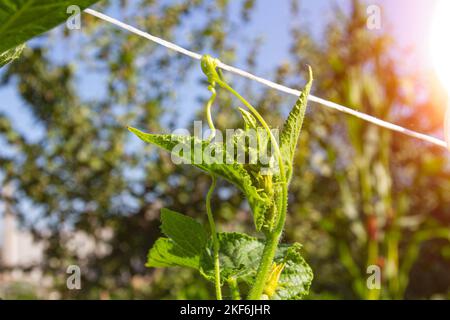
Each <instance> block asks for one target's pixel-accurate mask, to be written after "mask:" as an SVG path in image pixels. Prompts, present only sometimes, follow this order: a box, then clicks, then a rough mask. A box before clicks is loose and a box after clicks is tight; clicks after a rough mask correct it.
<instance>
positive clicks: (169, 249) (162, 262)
mask: <svg viewBox="0 0 450 320" xmlns="http://www.w3.org/2000/svg"><path fill="white" fill-rule="evenodd" d="M145 266H146V267H149V268H151V267H154V268H164V267H187V268H193V269H198V268H199V256H192V255H189V254H187V253H186V252H185V251H184V250H183V249H182V248H181V247H180V246H178V245H177V244H176V243H175V242H173V241H172V240H171V239H167V238H159V239H158V240H156V242H155V244H154V245H153V247H152V248H151V249H150V252H149V253H148V257H147V264H146V265H145Z"/></svg>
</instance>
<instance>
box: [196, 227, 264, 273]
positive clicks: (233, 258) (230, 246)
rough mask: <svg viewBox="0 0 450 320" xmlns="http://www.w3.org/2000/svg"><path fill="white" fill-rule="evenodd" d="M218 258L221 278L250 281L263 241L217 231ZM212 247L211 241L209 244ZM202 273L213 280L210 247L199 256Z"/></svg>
mask: <svg viewBox="0 0 450 320" xmlns="http://www.w3.org/2000/svg"><path fill="white" fill-rule="evenodd" d="M217 236H218V240H219V248H220V249H219V259H220V272H221V279H222V280H227V279H230V278H235V279H237V280H238V281H245V282H250V281H251V280H252V279H253V277H254V276H255V275H256V270H257V268H258V264H259V261H260V259H261V254H262V251H263V250H264V243H262V242H261V241H258V240H257V239H256V238H253V237H250V236H248V235H246V234H242V233H234V232H233V233H219V234H218V235H217ZM209 247H211V248H212V243H211V244H210V245H209ZM200 265H201V268H202V269H201V271H202V274H203V275H204V276H205V277H206V278H207V279H209V280H214V260H213V255H212V249H211V250H208V251H205V254H204V255H203V256H202V258H201V262H200Z"/></svg>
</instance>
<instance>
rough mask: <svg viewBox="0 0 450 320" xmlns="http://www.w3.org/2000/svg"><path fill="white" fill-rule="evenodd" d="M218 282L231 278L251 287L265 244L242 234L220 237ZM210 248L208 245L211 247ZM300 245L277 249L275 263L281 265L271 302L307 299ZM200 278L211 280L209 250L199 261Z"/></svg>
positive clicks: (308, 272)
mask: <svg viewBox="0 0 450 320" xmlns="http://www.w3.org/2000/svg"><path fill="white" fill-rule="evenodd" d="M218 239H219V244H220V250H219V257H220V270H221V279H222V280H223V281H227V280H228V279H230V278H234V279H236V280H237V281H238V282H244V283H247V284H248V285H250V286H251V285H252V283H253V281H254V278H255V276H256V272H257V270H258V266H259V263H260V260H261V256H262V253H263V250H264V242H263V241H261V240H258V239H256V238H253V237H250V236H248V235H246V234H241V233H219V234H218ZM211 246H212V244H209V247H211ZM300 250H301V245H300V244H298V243H296V244H293V245H280V246H279V247H278V249H277V252H276V255H275V260H274V262H275V263H277V264H281V263H284V265H285V266H284V268H283V271H282V272H281V275H280V278H279V281H278V285H277V289H276V290H275V294H274V295H273V296H272V299H275V300H278V299H283V300H294V299H301V298H302V297H303V296H305V295H307V294H308V292H309V288H310V285H311V282H312V279H313V273H312V270H311V268H310V267H309V266H308V264H307V263H306V262H305V260H304V259H303V257H302V256H301V254H300ZM200 266H201V269H200V271H201V273H202V275H203V276H204V277H205V278H206V279H208V280H210V281H213V280H214V263H213V256H212V249H210V250H207V251H205V254H204V255H203V256H202V257H201V260H200Z"/></svg>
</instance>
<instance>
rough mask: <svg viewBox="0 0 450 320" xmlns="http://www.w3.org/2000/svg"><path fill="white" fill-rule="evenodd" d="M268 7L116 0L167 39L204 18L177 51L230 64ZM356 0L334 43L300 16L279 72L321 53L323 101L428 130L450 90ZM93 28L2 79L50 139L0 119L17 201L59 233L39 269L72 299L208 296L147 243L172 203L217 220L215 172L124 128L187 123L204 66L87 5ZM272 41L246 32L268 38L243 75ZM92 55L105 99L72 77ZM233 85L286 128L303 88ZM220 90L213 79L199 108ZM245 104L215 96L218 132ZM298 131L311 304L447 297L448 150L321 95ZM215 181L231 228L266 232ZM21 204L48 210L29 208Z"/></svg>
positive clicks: (295, 212)
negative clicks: (92, 246) (68, 283)
mask: <svg viewBox="0 0 450 320" xmlns="http://www.w3.org/2000/svg"><path fill="white" fill-rule="evenodd" d="M255 2H257V1H256V0H255V1H251V0H250V1H249V0H245V1H240V2H239V3H240V8H241V15H240V17H238V18H236V17H231V16H230V12H229V1H227V0H220V1H203V0H192V1H187V0H186V1H178V2H177V3H176V4H174V2H172V1H164V0H160V1H156V0H139V1H126V0H123V1H120V7H121V9H123V11H122V12H123V17H122V18H123V19H124V20H128V21H131V22H132V23H133V24H135V25H139V26H140V27H141V28H143V29H145V30H148V31H149V32H150V33H153V34H156V35H160V36H161V37H162V38H165V39H168V40H170V39H174V38H176V37H177V33H178V32H179V30H180V29H182V28H183V26H184V24H185V23H187V22H188V21H191V19H194V18H195V16H198V15H201V16H203V17H204V18H203V20H202V21H203V22H204V23H201V24H199V25H194V26H190V28H191V29H192V33H193V36H192V39H189V41H188V40H185V42H184V43H183V41H182V42H181V43H180V44H182V45H183V44H189V46H190V47H191V48H193V49H194V50H195V51H198V52H205V51H206V50H212V51H213V52H215V55H216V56H218V57H220V59H221V60H222V61H224V62H226V63H233V61H235V59H236V57H237V56H238V53H240V52H241V51H239V50H242V48H240V46H239V44H236V43H235V42H234V41H233V37H232V34H233V32H232V30H235V28H236V27H237V26H245V24H246V23H248V21H249V19H251V17H252V12H253V11H252V10H253V7H254V4H255ZM350 2H351V3H352V10H351V12H350V14H344V13H343V12H339V13H337V15H336V17H335V20H334V21H332V22H331V24H330V26H329V27H328V28H327V31H326V33H325V34H324V41H318V40H316V39H314V38H313V37H311V35H310V34H311V33H310V32H309V31H310V30H308V28H305V26H304V25H303V24H300V25H298V24H294V25H293V27H292V31H291V36H292V38H291V40H292V43H291V48H290V50H291V57H290V60H289V61H287V62H280V65H279V66H278V67H277V68H276V70H274V71H275V74H276V78H275V80H276V81H277V82H280V83H284V84H287V85H289V86H292V87H299V88H300V87H303V85H304V83H305V80H304V79H305V77H306V75H305V74H304V72H305V68H304V65H305V64H310V65H311V66H313V69H314V74H315V79H316V81H315V84H314V90H313V91H314V92H315V93H316V94H317V95H319V96H323V97H327V98H329V99H330V100H333V101H335V102H338V103H342V104H345V105H351V106H359V107H360V110H361V111H364V112H367V113H370V114H372V115H375V116H377V117H380V118H383V119H386V120H389V121H393V122H395V123H398V124H400V125H405V126H407V127H413V128H414V129H417V130H418V131H423V132H429V133H435V132H437V131H438V130H439V127H440V125H441V121H439V120H436V119H433V118H432V117H424V116H423V115H424V114H427V113H424V112H426V110H427V109H428V108H430V106H433V105H435V104H437V103H441V102H442V101H439V100H438V98H436V95H435V94H434V92H433V91H432V90H433V89H432V88H431V86H424V84H423V83H421V82H420V80H418V79H419V77H418V75H417V74H412V73H410V72H405V69H404V66H403V65H402V59H400V58H398V55H396V54H394V53H395V52H399V49H398V48H396V47H395V45H394V44H393V43H392V41H391V39H390V37H389V36H388V35H387V34H384V33H369V32H367V29H366V15H365V7H364V6H363V5H362V4H361V3H360V2H359V1H356V0H353V1H350ZM117 3H118V2H117V1H101V2H100V3H99V4H98V8H100V9H101V10H103V11H107V10H108V8H111V7H112V6H116V5H117ZM291 14H292V17H290V18H291V19H292V20H293V21H302V20H301V19H300V18H299V16H301V12H298V8H297V7H296V1H293V2H292V10H291ZM236 20H237V21H236ZM83 32H84V33H86V34H88V38H89V42H88V43H83V46H82V47H80V48H78V49H76V50H74V52H75V53H74V55H75V58H74V60H73V61H71V62H70V63H58V62H56V61H54V59H52V58H51V48H52V47H53V46H55V44H56V43H59V44H60V43H67V45H70V43H71V40H70V38H69V37H68V36H69V34H66V33H65V32H59V33H57V35H56V36H55V35H54V36H53V38H44V39H43V40H42V41H40V42H38V43H37V44H35V45H33V47H32V48H30V49H26V50H25V51H24V53H23V55H22V56H21V57H20V59H19V60H17V61H16V62H15V63H12V64H10V65H9V66H8V67H7V70H6V71H5V72H3V77H2V79H1V80H2V85H14V86H16V88H17V91H18V92H19V93H20V96H21V99H22V101H23V102H24V104H25V105H26V108H27V109H28V110H29V111H30V113H31V114H32V116H33V118H34V119H35V121H36V124H37V125H38V126H39V128H40V132H41V134H36V137H34V139H30V138H29V137H28V136H26V135H22V134H21V133H19V132H18V131H17V130H16V124H15V123H13V122H12V121H11V119H10V118H9V117H8V116H6V115H2V114H0V140H1V141H2V142H4V143H5V145H6V146H7V147H6V148H5V149H4V151H0V172H1V173H2V177H3V179H2V182H1V183H2V186H5V185H7V184H10V183H12V184H13V185H14V187H15V190H16V192H15V193H14V197H13V199H10V200H11V201H12V203H13V205H14V209H15V212H16V213H17V214H18V216H19V217H20V218H21V219H22V223H23V225H24V227H25V228H28V229H30V230H32V231H33V234H34V236H35V237H36V239H44V240H45V241H46V244H47V245H46V251H45V252H46V259H45V260H44V262H43V264H42V265H41V266H40V267H41V268H43V270H44V271H45V273H46V274H47V275H49V276H50V277H52V279H53V281H54V288H53V290H55V291H56V292H58V294H59V296H60V297H62V298H74V299H80V298H88V299H97V298H111V299H116V298H138V299H141V298H146V299H167V298H177V299H188V298H189V299H190V298H192V299H208V298H211V297H213V294H212V292H213V288H212V286H211V285H210V284H208V283H207V282H206V281H204V280H203V279H201V278H200V277H199V276H197V275H196V273H195V272H191V271H189V270H181V269H180V270H176V271H175V270H171V269H164V270H163V269H148V268H146V267H145V262H146V256H147V252H148V249H149V248H150V247H151V246H152V245H153V243H154V242H155V240H156V239H157V238H158V237H159V236H160V235H161V231H160V228H159V227H160V220H159V215H160V209H161V208H162V207H168V208H170V209H172V210H175V211H179V212H183V213H186V214H187V215H189V216H191V217H194V218H195V219H196V220H197V221H200V222H203V223H206V215H205V208H204V196H205V194H206V192H207V189H208V187H209V183H210V181H209V178H208V177H207V176H205V175H202V174H201V173H200V171H197V170H195V169H192V168H191V167H187V166H186V167H176V166H175V165H173V164H172V162H171V160H170V156H169V155H167V154H165V153H163V152H160V151H158V150H156V148H151V147H150V148H149V147H147V146H145V147H144V146H143V145H142V144H138V143H137V142H136V140H135V139H134V137H133V136H132V135H130V134H129V132H128V131H127V130H126V125H133V126H134V127H138V128H141V129H145V131H147V132H170V131H171V129H174V128H176V127H177V118H178V117H179V115H180V113H182V112H183V111H182V110H178V109H177V107H176V105H174V104H173V103H174V102H175V101H176V100H174V96H176V93H177V91H176V88H177V87H180V86H181V85H182V84H183V83H185V82H186V81H187V80H188V79H187V76H188V73H187V72H186V70H191V68H195V70H198V72H200V68H199V65H198V64H197V63H195V62H193V61H191V60H189V59H188V58H185V57H181V56H177V55H168V54H167V51H166V50H165V49H163V48H159V47H157V46H154V45H152V44H150V43H148V42H147V41H142V39H140V38H138V37H136V36H134V35H131V34H128V33H125V32H122V31H120V30H117V29H116V28H115V27H112V26H109V25H107V24H105V23H102V22H99V21H98V20H96V19H94V18H91V17H89V16H87V15H84V16H83ZM55 37H56V38H55ZM191 41H193V42H191ZM258 43H259V40H258V38H256V37H255V38H254V39H250V40H249V44H248V45H249V47H252V48H254V49H253V50H251V51H250V52H249V53H248V58H247V61H246V63H247V66H246V68H247V69H249V70H253V71H256V72H257V70H258V68H259V67H260V66H258V65H257V64H256V62H255V61H256V57H257V56H258ZM142 61H145V63H142ZM86 65H88V66H89V68H93V69H96V68H97V69H98V70H99V72H102V73H106V75H107V77H106V79H104V81H105V83H106V84H107V94H106V95H105V96H104V97H90V98H86V97H85V96H84V95H83V92H82V89H81V86H80V84H79V82H78V80H77V78H76V70H77V68H81V67H82V66H86ZM299 75H301V76H299ZM233 80H236V82H238V87H240V88H241V89H242V90H241V91H244V92H245V95H246V97H247V98H248V100H249V101H252V102H253V103H254V105H256V106H257V107H258V110H260V111H261V113H262V114H263V115H264V116H265V118H266V119H268V122H269V123H272V124H273V125H274V126H275V125H277V124H278V125H280V124H281V123H282V120H283V119H284V117H285V116H286V112H287V111H288V110H289V108H290V107H291V106H292V104H293V102H292V101H291V99H290V98H287V97H286V96H284V95H279V94H277V93H276V92H274V91H270V90H267V91H266V90H261V88H256V87H254V86H253V85H251V84H248V83H246V82H239V81H238V80H237V79H233ZM233 82H234V81H233ZM417 86H421V87H422V88H424V89H423V90H425V91H426V92H425V93H426V94H425V96H426V97H427V98H426V99H425V101H424V99H419V98H418V97H417V96H416V95H415V94H414V91H413V90H414V89H415V88H417ZM207 96H208V92H207V90H206V87H205V95H204V97H202V99H200V100H201V101H199V103H198V106H200V105H201V102H202V101H204V100H203V99H206V97H207ZM235 103H236V101H234V100H231V99H230V97H229V96H228V95H222V94H219V104H220V106H221V107H220V108H217V111H218V112H219V113H218V115H217V116H216V124H217V127H218V128H219V129H224V128H232V127H238V126H240V125H241V123H239V121H240V120H239V119H240V116H239V115H238V114H235V113H233V112H230V110H231V109H232V108H228V107H230V106H232V105H234V104H235ZM198 106H192V108H196V107H198ZM300 139H301V141H300V143H299V150H298V153H297V156H296V159H294V160H295V166H296V169H295V173H294V176H293V180H292V184H291V193H290V201H289V214H288V222H287V228H286V232H285V235H284V239H283V242H287V243H294V242H300V243H302V244H303V245H304V248H303V252H304V253H305V254H306V257H305V259H306V260H307V262H308V263H309V264H310V265H311V267H312V269H313V270H314V281H313V286H312V293H311V294H310V296H309V298H324V299H328V298H330V299H367V298H371V299H377V298H383V299H403V298H433V297H442V298H448V297H449V295H450V274H449V272H448V270H449V269H450V243H449V223H450V206H449V203H450V192H449V190H450V179H449V168H448V166H447V165H446V162H447V158H446V154H445V151H443V150H440V149H437V148H435V147H433V146H429V145H426V144H423V143H421V142H418V141H416V140H412V139H410V138H407V137H403V136H400V135H396V134H392V133H390V132H388V131H385V130H380V129H379V128H376V127H374V126H372V125H369V124H367V123H364V122H361V121H360V120H357V119H354V118H352V117H347V116H344V115H341V114H337V113H335V112H331V111H328V110H324V109H322V108H318V107H315V106H311V107H310V109H309V112H308V114H307V116H306V121H305V125H304V129H303V132H302V135H301V138H300ZM6 150H9V151H11V152H6ZM219 189H221V190H222V192H219V193H218V194H219V196H216V197H215V199H214V202H213V208H214V211H215V212H216V213H217V215H218V216H219V221H220V229H221V230H223V231H237V232H239V231H249V230H252V228H251V225H252V223H253V221H252V217H251V214H250V213H249V209H248V207H247V206H246V205H245V204H244V203H243V202H242V195H241V194H240V192H238V191H237V190H235V189H233V188H231V187H230V185H229V184H227V183H224V182H222V183H221V184H220V186H219ZM24 202H26V203H27V204H28V205H31V206H32V207H33V208H35V209H34V211H35V212H38V214H37V215H36V216H33V217H30V215H29V214H27V213H28V212H27V211H28V210H27V206H25V205H24ZM43 226H45V228H43ZM73 230H77V231H79V232H83V233H85V234H87V235H90V236H93V237H94V238H95V241H96V244H97V245H98V247H99V248H103V249H102V250H100V249H99V250H95V252H93V253H92V254H91V255H89V256H87V257H83V256H80V255H79V254H77V253H76V252H75V251H74V250H70V248H69V247H68V245H67V244H68V243H69V241H70V237H69V236H68V234H70V233H69V231H73ZM69 264H78V265H80V267H81V269H82V270H83V280H82V283H83V290H80V291H69V290H67V289H66V287H65V279H66V278H65V277H66V274H65V269H66V267H67V265H69ZM372 264H376V265H379V266H380V267H381V268H382V270H383V284H382V290H381V291H374V290H372V291H368V290H367V289H366V278H367V275H366V267H367V266H368V265H372ZM28 290H29V288H27V289H26V292H24V291H23V290H19V291H20V295H16V293H15V292H16V291H14V290H11V291H8V292H7V294H6V295H5V297H6V298H8V297H14V296H15V295H16V296H18V297H27V298H29V297H31V296H32V295H31V294H30V293H29V291H28ZM30 295H31V296H30Z"/></svg>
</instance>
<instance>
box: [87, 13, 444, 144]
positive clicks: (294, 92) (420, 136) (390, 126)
mask: <svg viewBox="0 0 450 320" xmlns="http://www.w3.org/2000/svg"><path fill="white" fill-rule="evenodd" d="M84 12H85V13H87V14H90V15H92V16H95V17H97V18H99V19H102V20H104V21H107V22H109V23H112V24H114V25H116V26H118V27H120V28H122V29H125V30H128V31H130V32H132V33H134V34H137V35H138V36H141V37H143V38H146V39H148V40H150V41H153V42H156V43H157V44H160V45H162V46H164V47H166V48H168V49H170V50H173V51H176V52H179V53H181V54H184V55H186V56H188V57H191V58H193V59H197V60H201V58H202V55H201V54H198V53H196V52H192V51H189V50H187V49H185V48H182V47H180V46H177V45H176V44H173V43H171V42H169V41H166V40H164V39H161V38H158V37H155V36H153V35H151V34H149V33H147V32H144V31H142V30H139V29H137V28H135V27H133V26H130V25H129V24H126V23H123V22H121V21H119V20H116V19H114V18H111V17H109V16H107V15H105V14H103V13H100V12H98V11H95V10H92V9H85V10H84ZM217 66H218V67H219V68H221V69H223V70H226V71H229V72H232V73H234V74H238V75H240V76H242V77H245V78H248V79H250V80H254V81H256V82H259V83H262V84H264V85H266V86H268V87H270V88H273V89H275V90H278V91H281V92H285V93H288V94H291V95H294V96H296V97H298V96H299V95H300V93H301V92H300V91H299V90H296V89H292V88H289V87H286V86H283V85H281V84H278V83H275V82H272V81H270V80H267V79H264V78H261V77H258V76H255V75H253V74H251V73H249V72H246V71H243V70H241V69H238V68H235V67H232V66H229V65H227V64H225V63H223V62H219V63H218V65H217ZM309 101H311V102H315V103H318V104H320V105H322V106H324V107H327V108H330V109H334V110H338V111H340V112H343V113H347V114H350V115H352V116H355V117H357V118H359V119H362V120H365V121H367V122H370V123H373V124H375V125H377V126H380V127H383V128H386V129H389V130H392V131H396V132H400V133H402V134H405V135H408V136H410V137H413V138H416V139H420V140H423V141H426V142H429V143H432V144H435V145H437V146H440V147H443V148H447V143H446V142H445V141H443V140H440V139H438V138H435V137H432V136H429V135H426V134H423V133H419V132H416V131H413V130H410V129H406V128H403V127H401V126H399V125H396V124H393V123H390V122H387V121H384V120H381V119H378V118H376V117H373V116H371V115H368V114H365V113H362V112H359V111H356V110H354V109H351V108H348V107H346V106H343V105H340V104H337V103H334V102H331V101H328V100H325V99H322V98H319V97H316V96H314V95H309Z"/></svg>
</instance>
